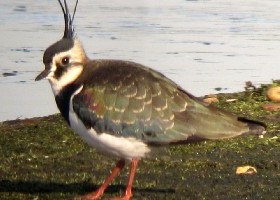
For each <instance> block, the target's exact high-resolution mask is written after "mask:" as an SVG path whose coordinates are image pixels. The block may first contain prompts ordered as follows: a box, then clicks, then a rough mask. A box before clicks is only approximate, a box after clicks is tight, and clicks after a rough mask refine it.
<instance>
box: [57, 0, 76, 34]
mask: <svg viewBox="0 0 280 200" xmlns="http://www.w3.org/2000/svg"><path fill="white" fill-rule="evenodd" d="M78 1H79V0H76V5H75V8H74V12H73V15H72V16H71V14H70V12H69V8H68V5H67V3H66V0H64V4H63V3H62V2H61V0H58V2H59V4H60V7H61V9H62V12H63V15H64V22H65V28H64V35H63V38H68V39H71V38H73V37H74V23H73V22H74V17H75V13H76V9H77V5H78Z"/></svg>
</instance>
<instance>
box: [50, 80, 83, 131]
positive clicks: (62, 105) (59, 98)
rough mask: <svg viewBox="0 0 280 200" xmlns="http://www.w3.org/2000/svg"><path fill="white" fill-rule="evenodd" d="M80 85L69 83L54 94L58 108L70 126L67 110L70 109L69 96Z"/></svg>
mask: <svg viewBox="0 0 280 200" xmlns="http://www.w3.org/2000/svg"><path fill="white" fill-rule="evenodd" d="M80 86H81V85H77V84H70V85H67V86H66V87H64V88H63V89H62V90H61V92H60V93H59V94H58V95H56V96H55V101H56V104H57V107H58V109H59V110H60V112H61V114H62V116H63V118H64V119H65V120H66V121H67V123H68V125H69V126H70V121H69V110H70V100H71V96H72V95H73V94H74V92H75V91H76V90H77V89H78V88H79V87H80Z"/></svg>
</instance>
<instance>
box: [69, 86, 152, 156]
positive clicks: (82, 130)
mask: <svg viewBox="0 0 280 200" xmlns="http://www.w3.org/2000/svg"><path fill="white" fill-rule="evenodd" d="M81 89H82V87H81V88H80V89H78V90H77V91H76V92H75V93H74V94H73V96H72V97H71V100H70V109H69V121H70V125H71V128H72V129H73V130H74V131H75V132H76V133H78V134H79V135H80V136H81V137H82V138H83V140H84V141H85V142H87V143H88V144H89V145H90V146H92V147H94V148H96V149H97V150H98V151H100V152H103V153H106V154H109V155H113V156H117V157H119V158H123V159H127V160H131V159H133V158H142V157H145V156H147V155H148V154H149V153H150V151H151V149H150V148H149V147H148V146H147V144H145V143H143V142H142V141H139V140H136V139H135V138H132V137H120V136H113V135H111V134H107V133H99V134H97V133H96V132H95V130H94V129H92V128H91V129H87V128H86V127H85V126H84V124H83V123H82V121H81V120H80V119H79V118H78V117H77V115H76V113H75V112H74V111H73V105H72V99H73V97H74V96H75V95H76V94H78V93H79V92H80V91H81Z"/></svg>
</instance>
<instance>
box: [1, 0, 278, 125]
mask: <svg viewBox="0 0 280 200" xmlns="http://www.w3.org/2000/svg"><path fill="white" fill-rule="evenodd" d="M69 2H70V1H69ZM71 2H73V1H71ZM279 10H280V1H278V0H267V1H263V0H254V1H241V0H235V1H226V0H208V1H207V0H204V1H202V0H201V1H199V0H197V1H195V0H193V1H187V0H172V1H170V0H153V1H150V0H141V1H136V0H106V1H104V0H83V1H80V3H79V6H78V10H77V15H76V18H75V19H76V33H77V36H78V38H79V39H80V40H81V41H82V42H83V44H84V47H85V49H86V51H87V52H88V56H89V57H91V58H112V59H125V60H131V61H135V62H139V63H142V64H144V65H147V66H149V67H151V68H154V69H156V70H158V71H160V72H162V73H164V74H165V75H166V76H168V77H169V78H171V79H172V80H174V81H176V82H177V83H178V84H179V85H181V86H182V87H183V88H185V89H186V90H187V91H189V92H191V93H193V94H194V95H197V96H201V95H205V94H209V93H217V88H218V89H220V91H219V92H236V91H241V90H243V87H244V82H245V81H252V82H253V84H255V85H259V84H261V83H269V82H270V81H271V80H272V79H278V78H279V76H278V73H277V72H278V66H279V64H280V59H279V56H278V54H279V52H280V51H279V50H280V49H279V48H280V12H279ZM63 23H64V22H63V18H62V13H61V10H60V8H59V5H58V3H57V2H56V1H55V0H46V1H33V0H25V1H21V0H10V1H1V2H0V27H1V28H0V33H1V35H0V36H1V37H0V61H1V65H0V91H1V96H0V121H1V120H7V119H17V118H26V117H34V116H45V115H49V114H53V113H56V112H58V110H57V108H56V105H55V102H54V98H53V94H52V91H51V89H50V86H49V83H48V82H47V81H40V82H34V78H35V76H36V75H37V74H38V73H39V72H40V71H41V70H42V69H43V64H42V54H43V52H44V50H45V49H46V48H47V47H48V46H49V45H50V44H52V43H53V42H55V41H57V40H59V39H60V38H61V37H62V34H63Z"/></svg>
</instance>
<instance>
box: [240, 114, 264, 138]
mask: <svg viewBox="0 0 280 200" xmlns="http://www.w3.org/2000/svg"><path fill="white" fill-rule="evenodd" d="M237 120H238V121H241V122H243V123H246V124H247V125H248V127H249V131H248V132H245V133H243V134H242V135H264V134H265V133H266V125H265V124H264V123H262V122H259V121H254V120H250V119H246V118H244V117H238V118H237Z"/></svg>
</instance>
